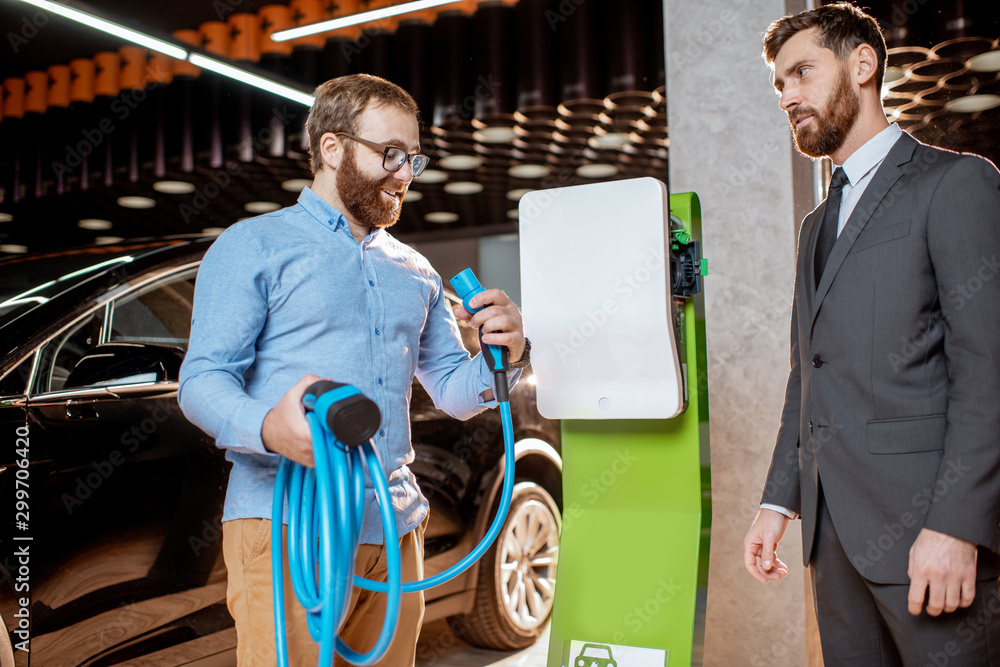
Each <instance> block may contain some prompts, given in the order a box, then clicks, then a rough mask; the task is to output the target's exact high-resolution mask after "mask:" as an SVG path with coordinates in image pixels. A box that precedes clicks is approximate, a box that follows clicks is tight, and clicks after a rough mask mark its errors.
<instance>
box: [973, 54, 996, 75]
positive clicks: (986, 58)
mask: <svg viewBox="0 0 1000 667" xmlns="http://www.w3.org/2000/svg"><path fill="white" fill-rule="evenodd" d="M969 69H971V70H972V71H973V72H1000V51H987V52H986V53H980V54H979V55H978V56H975V57H973V58H971V59H970V60H969Z"/></svg>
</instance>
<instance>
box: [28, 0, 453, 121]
mask: <svg viewBox="0 0 1000 667" xmlns="http://www.w3.org/2000/svg"><path fill="white" fill-rule="evenodd" d="M21 2H24V3H26V4H29V5H34V6H35V7H38V8H40V9H44V10H46V11H50V12H52V13H53V14H58V15H59V16H64V17H66V18H68V19H71V20H73V21H76V22H77V23H82V24H83V25H86V26H89V27H91V28H95V29H97V30H100V31H102V32H106V33H108V34H110V35H114V36H115V37H120V38H121V39H124V40H126V41H129V42H132V43H133V44H138V45H139V46H144V47H146V48H147V49H150V50H153V51H158V52H159V53H164V54H166V55H168V56H170V57H171V58H177V59H178V60H187V61H188V62H190V63H191V64H192V65H197V66H198V67H203V68H205V69H207V70H211V71H213V72H215V73H217V74H221V75H223V76H227V77H229V78H231V79H235V80H236V81H240V82H242V83H245V84H248V85H251V86H254V87H256V88H260V89H261V90H266V91H268V92H270V93H274V94H275V95H280V96H281V97H284V98H287V99H289V100H292V101H293V102H299V103H300V104H304V105H306V106H307V107H311V106H312V105H313V101H314V98H313V96H312V95H310V94H309V93H304V92H302V91H301V90H297V89H295V88H292V87H291V86H286V85H284V84H281V83H278V82H277V81H272V80H271V79H268V78H266V77H263V76H260V75H258V74H253V73H252V72H248V71H246V70H243V69H240V68H239V67H234V66H233V65H229V64H227V63H224V62H222V61H220V60H216V59H214V58H208V57H206V56H203V55H201V54H198V53H188V52H187V51H186V50H184V49H182V48H180V47H179V46H176V45H174V44H171V43H170V42H165V41H163V40H160V39H156V38H155V37H151V36H149V35H146V34H144V33H141V32H138V31H136V30H132V29H131V28H126V27H125V26H122V25H119V24H117V23H113V22H111V21H107V20H105V19H102V18H98V17H97V16H94V15H93V14H89V13H87V12H83V11H80V10H78V9H73V8H72V7H67V6H66V5H62V4H59V3H56V2H50V1H49V0H21ZM438 4H441V3H440V1H439V2H438Z"/></svg>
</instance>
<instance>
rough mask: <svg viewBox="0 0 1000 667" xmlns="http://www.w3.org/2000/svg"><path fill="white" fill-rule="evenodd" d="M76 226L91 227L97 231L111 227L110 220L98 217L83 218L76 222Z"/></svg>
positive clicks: (81, 227)
mask: <svg viewBox="0 0 1000 667" xmlns="http://www.w3.org/2000/svg"><path fill="white" fill-rule="evenodd" d="M76 226H77V227H79V228H80V229H92V230H94V231H99V230H102V229H111V221H110V220H101V219H100V218H84V219H83V220H80V221H78V222H77V223H76Z"/></svg>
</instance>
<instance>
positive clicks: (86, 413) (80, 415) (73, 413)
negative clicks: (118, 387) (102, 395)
mask: <svg viewBox="0 0 1000 667" xmlns="http://www.w3.org/2000/svg"><path fill="white" fill-rule="evenodd" d="M98 416H99V415H98V414H97V401H66V418H67V419H97V418H98Z"/></svg>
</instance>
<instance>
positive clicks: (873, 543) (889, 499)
mask: <svg viewBox="0 0 1000 667" xmlns="http://www.w3.org/2000/svg"><path fill="white" fill-rule="evenodd" d="M825 207H826V203H825V202H824V203H823V204H821V205H820V206H819V207H818V208H817V209H816V210H814V211H813V212H812V213H810V214H809V215H807V216H806V218H805V220H804V221H803V223H802V227H801V229H800V232H799V242H798V253H797V254H798V258H797V266H796V278H795V297H794V304H793V307H792V330H791V372H790V373H789V376H788V386H787V389H786V393H785V405H784V410H783V412H782V416H781V426H780V428H779V431H778V437H777V444H776V445H775V449H774V454H773V457H772V460H771V467H770V470H769V472H768V476H767V484H766V486H765V489H764V494H763V498H762V501H761V502H764V503H773V504H775V505H780V506H783V507H787V508H788V509H791V510H794V511H796V512H798V513H799V514H800V515H801V518H802V548H803V558H804V560H805V562H806V563H807V564H808V563H809V561H810V556H811V554H812V545H813V538H814V535H815V528H816V510H817V500H818V484H819V479H822V485H823V494H824V496H825V498H826V502H827V505H828V506H829V510H830V515H831V517H832V518H833V521H834V525H835V526H836V528H837V533H838V535H839V537H840V541H841V543H842V545H843V547H844V549H845V551H846V553H847V555H848V556H849V557H850V558H851V561H852V562H853V563H854V565H855V567H856V568H857V569H858V571H859V572H860V573H861V574H862V575H863V576H864V577H865V578H867V579H868V580H870V581H874V582H876V583H893V584H907V583H909V578H908V576H907V565H908V562H909V549H910V546H911V545H912V544H913V541H914V540H915V539H916V536H917V534H918V533H919V532H920V529H921V528H923V527H927V528H930V529H933V530H937V531H940V532H943V533H947V534H950V535H954V536H956V537H960V538H963V539H966V540H970V541H972V542H975V543H977V544H979V545H980V546H981V547H983V548H982V549H980V560H979V574H980V576H981V577H983V576H995V575H997V574H998V573H1000V567H998V564H1000V558H998V557H997V556H996V554H995V553H993V552H995V551H996V550H998V549H1000V173H998V172H997V169H996V168H995V167H994V166H993V165H992V163H990V162H988V161H986V160H984V159H982V158H978V157H973V156H968V155H959V154H956V153H951V152H948V151H944V150H940V149H937V148H932V147H929V146H926V145H924V144H921V143H920V142H918V141H917V140H915V139H913V138H912V137H911V136H909V135H908V134H906V133H904V134H903V135H902V136H901V137H900V139H899V140H898V141H897V142H896V144H895V145H894V146H893V147H892V149H891V150H890V151H889V154H888V156H887V157H886V159H885V160H884V161H883V162H882V164H881V165H880V166H879V168H878V171H877V172H876V173H875V175H874V177H873V178H872V181H871V182H870V183H869V185H868V187H867V188H866V190H865V191H864V194H863V195H862V197H861V199H860V200H859V202H858V205H857V207H856V208H855V209H854V212H853V213H852V215H851V217H850V218H849V220H848V221H847V224H846V227H845V228H844V230H843V231H842V232H841V234H840V237H839V238H838V239H837V242H836V244H835V245H834V247H833V250H832V252H831V254H830V258H829V260H828V262H827V266H826V270H825V271H824V273H823V277H822V281H821V282H820V284H819V285H818V286H817V287H815V288H814V285H815V282H814V275H813V253H814V249H815V246H816V236H817V231H818V226H819V222H820V221H821V220H822V218H823V212H824V209H825Z"/></svg>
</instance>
